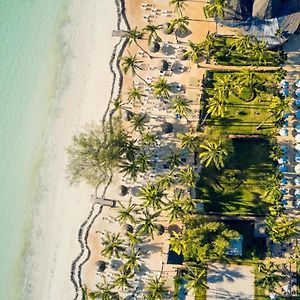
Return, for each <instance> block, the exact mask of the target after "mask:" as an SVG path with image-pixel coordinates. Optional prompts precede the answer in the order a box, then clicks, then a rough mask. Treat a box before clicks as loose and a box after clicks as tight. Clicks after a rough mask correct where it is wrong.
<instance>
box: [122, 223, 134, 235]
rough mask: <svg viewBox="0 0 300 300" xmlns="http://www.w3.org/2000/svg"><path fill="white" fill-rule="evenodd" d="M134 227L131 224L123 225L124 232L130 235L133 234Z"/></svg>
mask: <svg viewBox="0 0 300 300" xmlns="http://www.w3.org/2000/svg"><path fill="white" fill-rule="evenodd" d="M133 229H134V228H133V226H132V225H130V224H124V225H123V230H124V231H125V232H130V233H133Z"/></svg>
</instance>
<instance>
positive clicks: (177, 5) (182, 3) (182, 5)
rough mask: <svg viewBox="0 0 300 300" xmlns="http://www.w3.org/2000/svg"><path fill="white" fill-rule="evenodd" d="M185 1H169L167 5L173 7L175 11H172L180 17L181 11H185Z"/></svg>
mask: <svg viewBox="0 0 300 300" xmlns="http://www.w3.org/2000/svg"><path fill="white" fill-rule="evenodd" d="M186 2H187V0H170V2H169V4H170V5H174V6H175V9H174V11H175V12H176V13H177V14H178V15H180V16H182V11H183V10H184V9H185V7H186V6H187V4H186Z"/></svg>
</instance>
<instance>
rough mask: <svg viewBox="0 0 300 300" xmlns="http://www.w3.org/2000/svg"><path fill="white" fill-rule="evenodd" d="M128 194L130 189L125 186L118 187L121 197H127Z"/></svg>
mask: <svg viewBox="0 0 300 300" xmlns="http://www.w3.org/2000/svg"><path fill="white" fill-rule="evenodd" d="M127 194H128V188H127V186H125V185H120V186H119V187H118V195H119V196H122V197H123V196H126V195H127Z"/></svg>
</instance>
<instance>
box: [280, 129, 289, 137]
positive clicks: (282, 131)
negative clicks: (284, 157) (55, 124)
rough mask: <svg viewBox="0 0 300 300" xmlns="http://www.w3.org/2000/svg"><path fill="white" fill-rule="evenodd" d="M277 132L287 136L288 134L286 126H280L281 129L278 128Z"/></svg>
mask: <svg viewBox="0 0 300 300" xmlns="http://www.w3.org/2000/svg"><path fill="white" fill-rule="evenodd" d="M279 134H280V135H281V136H287V135H288V130H287V128H281V129H280V130H279Z"/></svg>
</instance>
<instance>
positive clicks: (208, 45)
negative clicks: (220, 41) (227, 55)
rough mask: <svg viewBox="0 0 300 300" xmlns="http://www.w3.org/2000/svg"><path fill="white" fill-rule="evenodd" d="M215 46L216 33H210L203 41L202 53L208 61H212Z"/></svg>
mask: <svg viewBox="0 0 300 300" xmlns="http://www.w3.org/2000/svg"><path fill="white" fill-rule="evenodd" d="M214 47H215V34H214V33H208V34H207V35H206V39H205V41H204V42H202V55H203V56H204V57H205V60H206V63H209V62H210V58H211V56H212V53H213V50H214Z"/></svg>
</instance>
